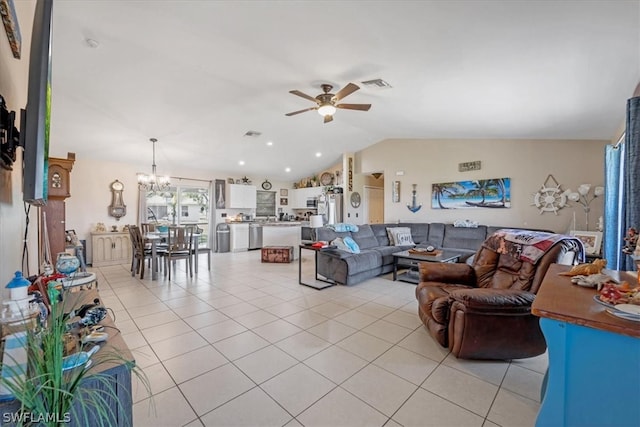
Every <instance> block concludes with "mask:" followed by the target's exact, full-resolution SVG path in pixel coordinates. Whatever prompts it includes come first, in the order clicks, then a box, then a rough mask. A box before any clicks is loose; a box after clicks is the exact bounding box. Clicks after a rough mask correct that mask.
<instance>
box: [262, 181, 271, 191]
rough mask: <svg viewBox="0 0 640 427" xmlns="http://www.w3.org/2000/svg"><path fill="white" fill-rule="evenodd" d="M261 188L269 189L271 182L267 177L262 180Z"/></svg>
mask: <svg viewBox="0 0 640 427" xmlns="http://www.w3.org/2000/svg"><path fill="white" fill-rule="evenodd" d="M262 189H263V190H271V183H270V182H269V180H268V179H265V180H264V182H263V183H262Z"/></svg>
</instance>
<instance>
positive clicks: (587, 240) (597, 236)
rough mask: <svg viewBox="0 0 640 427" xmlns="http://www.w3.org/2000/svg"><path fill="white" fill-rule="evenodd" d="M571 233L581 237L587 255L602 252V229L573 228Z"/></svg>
mask: <svg viewBox="0 0 640 427" xmlns="http://www.w3.org/2000/svg"><path fill="white" fill-rule="evenodd" d="M570 234H571V235H572V236H574V237H576V238H578V239H580V241H581V242H582V244H583V245H584V251H585V252H586V253H587V255H597V254H599V253H600V245H601V244H602V232H601V231H579V230H572V231H571V233H570Z"/></svg>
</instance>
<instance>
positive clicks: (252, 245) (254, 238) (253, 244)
mask: <svg viewBox="0 0 640 427" xmlns="http://www.w3.org/2000/svg"><path fill="white" fill-rule="evenodd" d="M261 248H262V224H258V223H256V222H252V223H251V224H249V250H251V249H261Z"/></svg>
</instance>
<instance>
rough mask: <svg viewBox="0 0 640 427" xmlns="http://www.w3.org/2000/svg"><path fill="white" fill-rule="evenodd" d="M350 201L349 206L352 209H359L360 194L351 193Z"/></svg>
mask: <svg viewBox="0 0 640 427" xmlns="http://www.w3.org/2000/svg"><path fill="white" fill-rule="evenodd" d="M350 201H351V206H353V207H354V208H357V207H360V193H358V192H357V191H354V192H353V193H351V198H350Z"/></svg>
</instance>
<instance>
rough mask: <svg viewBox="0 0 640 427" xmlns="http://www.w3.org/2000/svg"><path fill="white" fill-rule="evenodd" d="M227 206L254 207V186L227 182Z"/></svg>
mask: <svg viewBox="0 0 640 427" xmlns="http://www.w3.org/2000/svg"><path fill="white" fill-rule="evenodd" d="M227 208H239V209H255V208H256V186H255V185H242V184H229V195H228V197H227Z"/></svg>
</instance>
